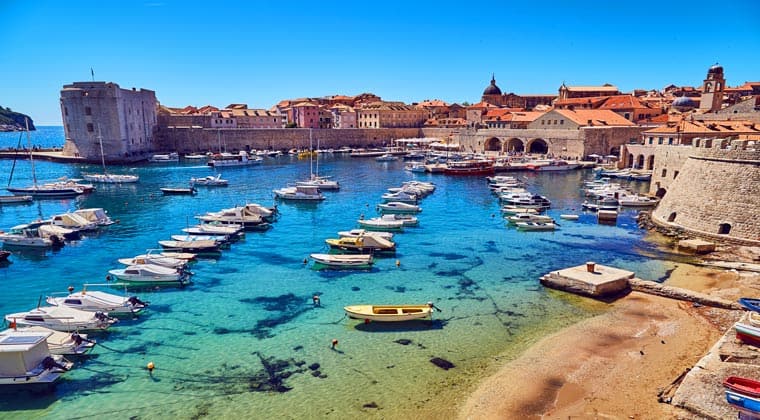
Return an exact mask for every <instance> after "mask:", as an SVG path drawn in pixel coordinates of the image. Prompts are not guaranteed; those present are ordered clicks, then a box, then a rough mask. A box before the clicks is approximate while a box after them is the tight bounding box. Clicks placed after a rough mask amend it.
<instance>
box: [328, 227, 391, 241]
mask: <svg viewBox="0 0 760 420" xmlns="http://www.w3.org/2000/svg"><path fill="white" fill-rule="evenodd" d="M363 235H365V236H366V235H373V236H379V237H381V238H383V239H386V240H389V241H390V240H392V239H393V233H391V232H380V231H374V230H365V229H351V230H344V231H341V232H338V236H340V237H341V238H355V237H358V236H363Z"/></svg>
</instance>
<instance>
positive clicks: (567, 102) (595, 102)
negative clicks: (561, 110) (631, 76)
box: [554, 96, 609, 108]
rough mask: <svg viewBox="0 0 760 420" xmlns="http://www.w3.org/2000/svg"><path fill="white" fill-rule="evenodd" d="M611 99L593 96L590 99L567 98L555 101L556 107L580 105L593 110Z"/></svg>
mask: <svg viewBox="0 0 760 420" xmlns="http://www.w3.org/2000/svg"><path fill="white" fill-rule="evenodd" d="M607 98H609V96H593V97H589V98H567V99H557V100H556V101H554V106H556V107H560V106H562V107H565V106H571V105H574V106H580V105H587V106H590V107H591V108H596V107H598V106H599V105H600V104H602V103H603V102H604V100H605V99H607Z"/></svg>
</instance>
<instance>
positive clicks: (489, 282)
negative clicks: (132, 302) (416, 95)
mask: <svg viewBox="0 0 760 420" xmlns="http://www.w3.org/2000/svg"><path fill="white" fill-rule="evenodd" d="M31 137H32V142H33V144H35V145H39V146H61V145H62V144H63V131H62V129H61V128H60V127H40V128H39V130H38V131H37V132H34V133H32V136H31ZM17 141H18V133H2V134H0V148H3V147H15V146H16V144H17ZM13 165H14V162H13V161H12V160H0V168H1V170H0V173H3V174H10V172H11V168H12V166H13ZM403 166H404V163H403V162H402V161H400V160H399V161H396V162H376V161H375V160H374V159H372V158H351V157H349V156H348V155H347V154H346V155H342V154H337V153H336V154H321V155H320V157H319V172H320V175H329V176H331V177H332V179H335V180H337V181H339V182H340V184H341V189H340V191H337V192H330V191H328V192H325V195H326V196H327V198H326V200H324V201H323V202H320V203H313V204H292V203H286V202H280V203H277V205H278V209H279V212H280V216H279V219H278V220H277V221H276V222H275V223H273V226H272V228H271V229H269V230H267V231H264V232H248V233H247V234H246V236H245V239H243V240H241V241H239V242H237V243H233V244H232V245H231V247H230V249H227V250H224V251H223V253H222V255H221V257H219V258H216V259H201V260H199V261H198V262H196V263H194V264H193V266H192V268H191V270H192V271H193V273H194V275H193V276H192V282H193V283H192V284H191V285H189V286H187V287H184V288H181V289H178V288H162V289H160V290H139V291H135V294H137V295H138V296H139V297H140V299H142V300H145V301H150V307H149V308H148V309H147V310H146V311H145V312H144V313H143V314H141V315H140V316H139V317H138V318H136V319H127V320H122V321H121V322H119V323H118V324H116V325H114V326H113V327H112V328H111V329H110V330H109V331H108V332H106V333H102V334H94V335H92V338H95V339H96V340H97V341H98V342H99V343H100V345H98V346H96V347H95V349H94V351H93V352H92V354H91V355H90V356H89V357H86V358H82V359H77V360H76V367H75V369H73V370H72V371H71V372H68V373H66V374H65V375H64V377H63V379H62V380H61V381H60V382H59V383H58V384H57V386H56V388H55V389H54V391H52V392H51V393H47V394H30V395H24V396H23V397H19V395H18V394H15V393H4V394H2V395H0V412H2V417H3V418H24V419H29V418H66V419H72V418H92V417H96V418H106V417H108V418H125V419H126V418H200V417H204V416H209V417H212V418H218V417H221V416H230V418H233V417H234V418H262V419H264V418H267V419H271V418H299V419H303V418H335V419H348V418H352V419H353V418H362V417H376V418H412V417H416V418H433V417H435V418H452V417H454V416H455V415H456V411H455V410H456V405H457V404H458V403H460V402H462V401H463V399H465V398H466V397H467V395H468V393H469V392H471V391H472V390H473V389H474V387H475V386H476V385H477V383H478V380H480V379H482V378H484V377H485V376H487V375H489V374H491V373H493V372H494V369H495V368H496V367H497V366H498V365H499V363H503V362H504V361H507V360H509V359H510V358H511V357H514V356H515V355H517V354H519V353H520V352H521V351H524V350H525V349H526V348H527V347H528V346H529V345H530V344H531V343H533V342H535V341H536V340H537V339H539V338H541V337H543V336H545V335H547V334H550V333H551V332H553V331H557V330H558V329H560V328H562V327H564V326H567V325H570V324H572V323H575V322H577V321H579V320H581V319H584V318H587V317H590V316H593V315H594V314H597V313H600V312H601V311H604V310H606V305H605V304H603V303H600V302H595V301H591V300H588V299H584V298H578V297H574V296H571V295H568V294H564V293H560V292H556V291H551V290H547V289H545V288H543V287H542V286H540V285H539V283H538V278H539V277H540V276H541V275H543V274H545V273H547V272H548V271H551V270H555V269H560V268H565V267H568V266H573V265H580V264H583V263H585V262H586V261H595V262H597V263H599V264H604V265H610V266H614V267H618V268H621V269H626V270H630V271H634V272H635V273H636V274H637V276H638V277H641V278H645V279H652V280H658V279H661V278H664V277H665V276H666V275H667V272H668V270H669V269H670V265H669V264H668V263H666V262H664V261H663V259H664V256H662V255H661V254H660V253H659V251H658V250H657V249H656V248H655V247H654V246H652V245H650V244H649V243H647V242H645V241H644V240H643V237H644V234H645V232H644V231H642V230H640V229H639V228H638V227H637V225H636V222H635V216H636V211H635V210H623V211H622V212H621V214H620V217H619V218H618V221H617V223H616V224H615V225H599V224H597V223H596V216H595V214H594V213H583V212H582V211H581V203H582V201H583V199H584V197H583V195H582V193H581V191H580V186H581V183H582V181H583V180H585V179H590V178H591V177H592V172H590V171H589V170H583V171H569V172H556V173H532V172H531V173H517V174H516V176H519V177H522V178H524V180H525V181H526V183H527V185H528V188H529V189H531V190H532V191H533V192H536V193H539V194H542V195H545V196H547V197H548V198H549V199H550V200H551V201H552V208H551V209H550V210H549V211H548V214H549V215H551V216H553V217H554V218H555V220H557V221H558V222H559V224H560V228H559V229H558V230H556V231H554V232H520V231H517V230H515V229H514V228H511V227H507V224H506V223H505V220H504V219H503V218H502V217H501V215H500V212H499V203H498V200H497V198H496V197H495V196H494V195H493V194H491V192H490V191H489V190H488V188H487V186H486V181H485V179H483V177H480V176H472V177H451V176H446V175H440V174H424V173H423V174H420V173H410V172H407V171H404V170H403ZM35 167H36V175H37V178H38V179H39V180H40V181H43V180H55V179H58V178H61V177H68V178H78V177H80V176H81V174H82V173H86V172H101V171H102V168H101V167H100V166H98V165H71V164H58V163H50V162H44V161H36V160H35ZM109 171H110V172H112V173H127V174H136V175H139V176H140V181H139V182H138V183H136V184H124V185H97V190H96V191H95V192H93V193H91V194H88V195H85V196H81V197H79V198H76V199H57V200H38V201H35V202H33V203H30V204H22V205H12V206H11V205H7V206H3V207H0V229H7V228H9V227H11V226H13V225H17V224H20V223H26V222H29V221H32V220H35V219H38V218H47V217H50V216H52V215H54V214H58V213H63V212H67V211H72V210H75V209H77V208H88V207H102V208H105V209H106V210H107V211H108V213H109V215H110V216H111V218H113V219H116V220H118V221H119V223H117V224H114V225H112V226H110V227H107V228H105V229H102V230H101V231H99V232H98V233H97V234H93V235H90V236H87V237H85V238H83V239H82V240H79V241H75V242H71V243H67V244H66V245H65V246H64V247H63V248H61V249H59V250H54V251H46V252H33V251H32V252H30V251H19V250H12V252H13V253H12V255H11V257H10V262H9V263H7V264H5V265H3V266H1V267H0V282H2V284H3V293H2V294H0V314H7V313H12V312H19V311H24V310H29V309H32V308H34V307H35V306H37V305H38V302H39V300H40V298H42V301H43V302H44V296H46V295H47V294H49V293H53V292H64V291H65V290H66V288H67V287H68V286H74V287H75V288H77V289H79V288H81V286H82V285H83V284H85V283H105V281H106V275H107V272H108V270H110V269H114V268H120V267H119V266H120V265H119V263H118V262H117V259H118V258H124V257H131V256H134V255H137V254H142V253H144V252H145V250H146V249H150V248H157V247H158V243H157V242H158V241H159V240H165V239H169V236H170V235H173V234H181V233H182V232H181V229H182V228H184V227H187V226H188V225H192V224H195V223H196V222H195V219H194V216H196V215H199V214H202V213H205V212H208V211H217V210H220V209H222V208H228V207H232V206H235V205H242V204H245V203H246V202H256V203H260V204H263V205H267V206H271V205H274V204H275V201H274V199H273V194H272V190H273V189H275V188H280V187H284V186H286V185H287V184H288V183H292V182H294V181H296V180H299V179H305V178H307V177H308V176H309V172H310V163H309V161H308V160H299V159H298V158H297V157H292V156H287V155H286V156H279V157H267V158H265V160H264V162H263V163H262V164H261V165H257V166H250V167H239V168H222V169H221V171H220V173H221V174H222V177H223V178H225V179H228V180H229V186H228V187H216V188H213V187H198V189H199V191H198V194H197V195H195V196H163V195H162V194H161V191H160V190H159V189H160V188H161V187H186V186H187V185H188V181H189V179H190V178H191V177H199V176H206V175H211V174H214V173H215V172H214V170H213V169H211V168H209V167H208V166H206V165H205V163H204V162H202V161H200V162H198V161H181V162H180V163H170V164H148V163H145V164H139V165H132V166H118V167H117V166H114V167H109ZM13 173H14V175H13V180H12V181H11V185H13V186H25V185H29V184H31V182H32V181H31V180H32V178H31V166H30V162H29V161H28V160H23V161H22V160H19V161H17V162H15V168H14V169H13ZM412 179H417V180H421V181H429V182H434V183H435V184H436V186H437V189H436V191H435V192H434V193H433V194H432V195H430V196H428V197H427V198H425V199H424V200H423V201H422V202H421V206H422V208H423V211H422V213H420V214H419V215H418V218H419V226H417V227H410V228H406V229H405V230H404V232H403V233H399V234H397V235H396V237H395V241H396V243H397V253H396V255H394V256H391V257H387V258H378V259H376V262H375V265H374V267H373V268H372V269H371V270H369V271H342V270H327V271H326V270H316V269H315V267H314V266H313V263H312V262H310V261H308V257H309V254H311V253H321V252H326V251H327V247H326V244H325V242H324V241H325V239H327V238H335V237H337V232H338V231H341V230H348V229H352V228H356V227H357V224H356V221H357V219H359V218H360V217H362V216H363V217H365V218H368V217H374V216H375V215H377V210H376V205H377V204H378V203H380V202H381V200H380V196H381V195H382V194H383V193H384V192H385V191H386V189H387V188H388V187H394V186H398V185H400V184H401V183H402V182H403V181H407V180H412ZM632 187H633V188H637V189H639V190H643V189H644V188H646V185H644V184H641V185H639V183H637V184H632ZM564 213H576V214H580V219H579V220H577V221H565V220H560V219H559V215H560V214H564ZM106 290H108V288H106ZM110 291H111V292H112V293H120V291H119V290H118V289H110ZM314 295H318V296H320V302H321V305H319V306H315V305H314V304H313V301H312V297H313V296H314ZM428 301H431V302H434V304H435V305H436V306H437V307H438V308H440V311H438V312H435V314H434V319H433V322H432V323H430V322H424V321H420V322H410V323H403V324H401V325H392V324H382V323H368V324H365V323H363V322H360V321H358V320H353V319H349V318H347V317H346V316H345V315H344V312H343V307H344V306H346V305H350V304H362V303H365V304H413V303H425V302H428ZM333 340H337V345H335V346H334V347H333V345H332V343H333ZM434 358H439V359H443V360H445V361H448V362H450V363H451V364H453V367H451V368H450V369H448V370H445V369H442V368H441V367H439V366H437V365H436V364H434V363H432V362H431V359H434ZM149 362H153V364H154V365H155V370H154V371H153V372H152V374H150V373H149V372H148V370H147V369H146V365H147V364H148V363H149ZM442 416H443V417H442Z"/></svg>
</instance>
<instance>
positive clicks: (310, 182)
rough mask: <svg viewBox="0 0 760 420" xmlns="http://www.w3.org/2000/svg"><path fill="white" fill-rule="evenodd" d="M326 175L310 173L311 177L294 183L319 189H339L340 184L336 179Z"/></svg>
mask: <svg viewBox="0 0 760 420" xmlns="http://www.w3.org/2000/svg"><path fill="white" fill-rule="evenodd" d="M328 178H329V177H326V176H318V175H312V176H311V178H309V179H307V180H305V181H296V185H300V186H303V187H317V188H319V190H320V191H329V190H339V189H340V184H339V183H338V181H333V180H331V179H328Z"/></svg>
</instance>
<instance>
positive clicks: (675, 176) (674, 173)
mask: <svg viewBox="0 0 760 420" xmlns="http://www.w3.org/2000/svg"><path fill="white" fill-rule="evenodd" d="M676 178H678V171H675V172H673V179H676Z"/></svg>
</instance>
